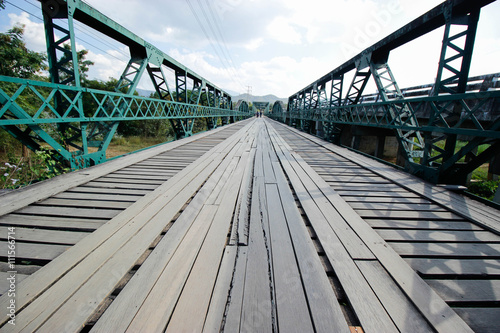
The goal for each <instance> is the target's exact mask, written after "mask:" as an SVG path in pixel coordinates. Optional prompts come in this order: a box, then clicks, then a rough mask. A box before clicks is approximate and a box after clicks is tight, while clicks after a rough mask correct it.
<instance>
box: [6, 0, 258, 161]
mask: <svg viewBox="0 0 500 333" xmlns="http://www.w3.org/2000/svg"><path fill="white" fill-rule="evenodd" d="M40 2H41V3H42V10H43V16H44V24H45V35H46V41H47V51H48V60H49V73H50V78H51V83H47V82H35V81H29V80H19V79H14V78H9V77H0V81H3V83H2V84H6V85H10V88H9V89H0V110H1V111H0V126H1V127H2V128H3V129H5V130H6V131H7V132H8V133H10V134H11V135H13V136H14V137H15V138H17V139H19V140H20V141H21V142H22V143H23V144H24V145H26V146H27V147H29V148H30V149H32V150H38V149H40V144H41V143H42V142H45V143H47V144H49V145H50V146H51V147H52V148H53V150H51V153H53V155H54V157H55V158H58V159H59V160H62V161H66V162H68V164H69V165H70V166H71V168H72V169H78V168H82V167H87V166H90V165H94V164H98V163H101V162H103V161H105V159H106V155H105V153H106V149H107V147H108V145H109V143H110V141H111V138H112V136H113V134H114V133H115V131H116V129H117V126H118V124H119V122H120V121H126V120H138V119H141V120H146V119H168V120H169V121H171V122H172V125H173V127H174V131H175V134H176V137H177V138H180V137H183V136H187V135H192V129H193V124H194V120H195V119H200V118H206V119H207V120H208V119H211V123H212V125H210V124H209V128H214V127H215V126H216V125H213V124H217V119H228V121H229V119H230V118H229V117H235V116H238V117H239V118H245V117H248V116H250V115H249V114H248V113H246V114H244V113H242V112H239V111H232V110H231V97H230V96H229V94H227V93H226V92H224V91H222V90H221V89H219V88H218V87H217V86H215V85H214V84H212V83H211V82H209V81H207V80H206V79H204V78H203V77H201V76H199V75H198V74H196V73H195V72H193V71H192V70H190V69H189V68H187V67H185V66H183V65H182V64H180V63H178V62H177V61H176V60H174V59H172V58H171V57H169V56H168V55H166V54H165V53H163V52H162V51H160V50H159V49H157V48H156V47H154V46H153V45H151V44H149V43H147V42H146V41H144V40H143V39H142V38H140V37H138V36H137V35H135V34H133V33H132V32H130V31H129V30H127V29H125V28H124V27H123V26H121V25H119V24H118V23H116V22H114V21H112V20H110V19H109V18H108V17H106V16H105V15H103V14H101V13H100V12H98V11H96V10H95V9H94V8H92V7H91V6H89V5H88V4H86V3H84V2H83V1H81V0H40ZM74 20H78V21H79V22H81V23H83V24H85V25H87V26H89V27H90V28H93V29H95V30H97V31H99V32H100V33H103V34H104V35H106V36H108V37H110V38H112V39H114V40H116V41H118V42H120V43H122V44H124V45H126V46H127V47H128V48H129V50H130V61H129V63H128V64H127V66H126V68H125V69H124V71H123V74H122V75H121V77H120V79H119V81H118V84H117V86H116V87H115V90H116V92H104V91H97V90H92V89H86V88H82V87H81V83H80V73H79V70H78V59H77V58H78V56H77V52H76V43H75V33H74V27H73V21H74ZM61 35H62V37H56V36H61ZM65 45H67V46H65ZM164 68H167V69H169V70H170V71H172V72H174V73H175V80H174V85H175V86H174V87H173V90H172V89H170V87H169V85H168V80H167V78H166V76H165V73H164V70H163V69H164ZM146 69H147V72H148V74H149V77H150V78H151V81H152V83H153V85H154V87H155V90H156V92H157V93H158V96H159V99H151V98H143V97H139V96H134V92H135V90H136V87H137V84H138V83H139V80H140V79H141V77H142V75H143V73H144V72H145V70H146ZM12 89H13V90H12ZM9 91H10V92H9ZM12 91H14V92H12ZM190 93H191V94H190ZM23 94H29V95H32V99H34V103H35V104H37V105H36V106H35V107H34V109H33V110H23V109H22V108H21V107H20V106H19V104H18V103H17V102H16V100H17V98H18V97H19V96H22V95H23ZM84 98H87V101H88V100H90V101H91V104H92V107H90V108H89V106H88V105H84V104H83V101H84ZM174 100H177V101H174ZM179 101H180V102H179ZM87 104H88V102H87ZM200 104H201V105H200ZM231 119H232V118H231ZM228 121H223V122H224V123H226V122H228ZM207 123H208V121H207ZM91 147H94V148H97V151H94V152H90V151H89V148H91Z"/></svg>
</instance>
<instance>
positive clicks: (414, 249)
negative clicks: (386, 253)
mask: <svg viewBox="0 0 500 333" xmlns="http://www.w3.org/2000/svg"><path fill="white" fill-rule="evenodd" d="M389 245H391V247H392V248H393V249H394V250H395V251H396V252H397V253H399V255H401V256H405V257H441V258H445V257H446V258H452V257H459V258H471V259H472V258H485V259H486V257H491V259H500V244H497V243H494V244H487V243H398V242H389Z"/></svg>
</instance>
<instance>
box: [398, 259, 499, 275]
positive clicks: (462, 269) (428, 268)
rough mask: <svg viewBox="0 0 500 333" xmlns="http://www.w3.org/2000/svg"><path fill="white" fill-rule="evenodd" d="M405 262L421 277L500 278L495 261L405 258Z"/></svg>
mask: <svg viewBox="0 0 500 333" xmlns="http://www.w3.org/2000/svg"><path fill="white" fill-rule="evenodd" d="M405 260H406V262H407V263H408V264H409V265H410V266H411V267H412V268H413V269H414V270H416V271H417V272H418V273H419V274H422V275H432V276H439V275H467V276H471V277H474V276H483V277H484V276H495V277H497V278H498V277H499V276H500V265H499V264H498V260H495V259H440V258H432V259H427V258H425V259H421V258H406V259H405Z"/></svg>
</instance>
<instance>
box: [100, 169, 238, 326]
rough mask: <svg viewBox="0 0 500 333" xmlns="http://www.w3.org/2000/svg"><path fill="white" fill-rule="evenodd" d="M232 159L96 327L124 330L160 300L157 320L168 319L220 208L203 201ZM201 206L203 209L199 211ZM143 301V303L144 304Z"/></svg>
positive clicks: (147, 321)
mask: <svg viewBox="0 0 500 333" xmlns="http://www.w3.org/2000/svg"><path fill="white" fill-rule="evenodd" d="M229 162H230V161H229V160H225V161H223V162H222V163H221V165H220V166H219V167H218V168H217V169H216V170H215V171H214V173H213V174H212V176H211V177H210V178H209V179H208V180H207V182H206V183H205V185H204V186H203V187H202V189H201V190H200V191H199V192H198V194H197V195H196V196H195V198H194V199H193V201H191V203H190V204H189V205H188V206H187V208H186V209H185V210H184V212H183V213H182V214H181V215H180V217H179V219H178V220H177V221H176V223H174V225H173V226H172V227H171V228H170V229H169V231H168V232H167V234H166V235H165V237H164V238H163V239H162V240H161V241H160V243H159V245H158V246H157V248H155V250H154V252H153V253H152V254H151V255H150V257H148V259H147V260H146V261H145V262H144V264H143V265H142V266H141V268H140V270H139V272H138V273H140V274H136V275H134V276H133V277H132V279H131V280H130V281H129V283H128V284H127V285H126V286H125V288H124V289H123V291H122V292H121V293H120V294H119V295H118V297H117V301H116V302H113V303H112V304H111V306H110V307H109V308H108V309H107V310H106V312H105V313H104V315H103V316H102V317H101V318H100V320H99V321H98V322H97V324H96V326H95V327H94V331H96V332H109V331H125V330H126V329H127V327H128V326H129V325H130V324H131V322H132V320H133V319H134V317H138V318H141V317H144V316H146V317H147V316H151V310H150V309H149V310H148V304H151V303H152V304H157V303H160V305H156V307H159V310H160V311H161V315H159V316H156V317H155V319H154V320H155V321H158V320H160V321H161V320H163V321H164V320H168V318H169V317H170V313H171V312H172V310H173V308H174V306H175V303H176V302H177V299H178V296H179V295H180V293H181V291H182V288H183V286H184V282H185V280H186V279H187V276H188V274H189V272H190V271H191V268H192V265H193V263H194V260H195V258H196V255H197V254H198V251H199V249H200V247H201V244H202V242H203V240H204V238H205V235H206V232H207V230H208V228H209V227H210V226H211V223H212V220H213V217H214V216H215V213H216V210H217V207H216V206H205V207H203V208H202V205H203V204H204V203H205V202H206V200H207V198H208V197H209V195H210V194H211V193H212V191H214V189H215V188H216V185H217V184H218V182H219V180H220V177H222V175H223V174H224V173H225V171H226V168H227V166H228V165H229ZM200 209H202V212H201V213H200V215H198V213H199V210H200ZM193 220H194V222H193V226H192V227H191V228H189V231H188V232H187V235H186V236H183V235H184V234H185V233H186V230H187V228H188V227H189V226H190V223H191V222H192V221H193ZM174 252H175V253H176V255H174ZM142 272H146V273H144V274H142ZM165 286H169V288H165ZM166 300H168V302H167V301H166ZM141 305H144V307H142V308H141ZM160 317H166V319H162V318H160ZM148 323H151V322H150V321H149V320H148V318H145V319H144V320H142V321H141V320H138V321H137V323H135V324H134V323H133V324H132V325H136V326H139V325H148ZM151 324H154V323H151Z"/></svg>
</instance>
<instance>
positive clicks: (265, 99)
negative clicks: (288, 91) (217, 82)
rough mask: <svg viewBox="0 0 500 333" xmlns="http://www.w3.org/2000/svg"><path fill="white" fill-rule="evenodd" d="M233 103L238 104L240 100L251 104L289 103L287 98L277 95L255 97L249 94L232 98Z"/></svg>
mask: <svg viewBox="0 0 500 333" xmlns="http://www.w3.org/2000/svg"><path fill="white" fill-rule="evenodd" d="M232 98H233V102H237V101H239V100H240V99H242V100H244V101H249V102H269V103H271V104H272V103H274V102H276V101H282V102H283V103H285V104H286V103H287V102H288V99H287V98H279V97H277V96H275V95H265V96H254V95H249V94H241V95H238V96H232Z"/></svg>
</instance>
